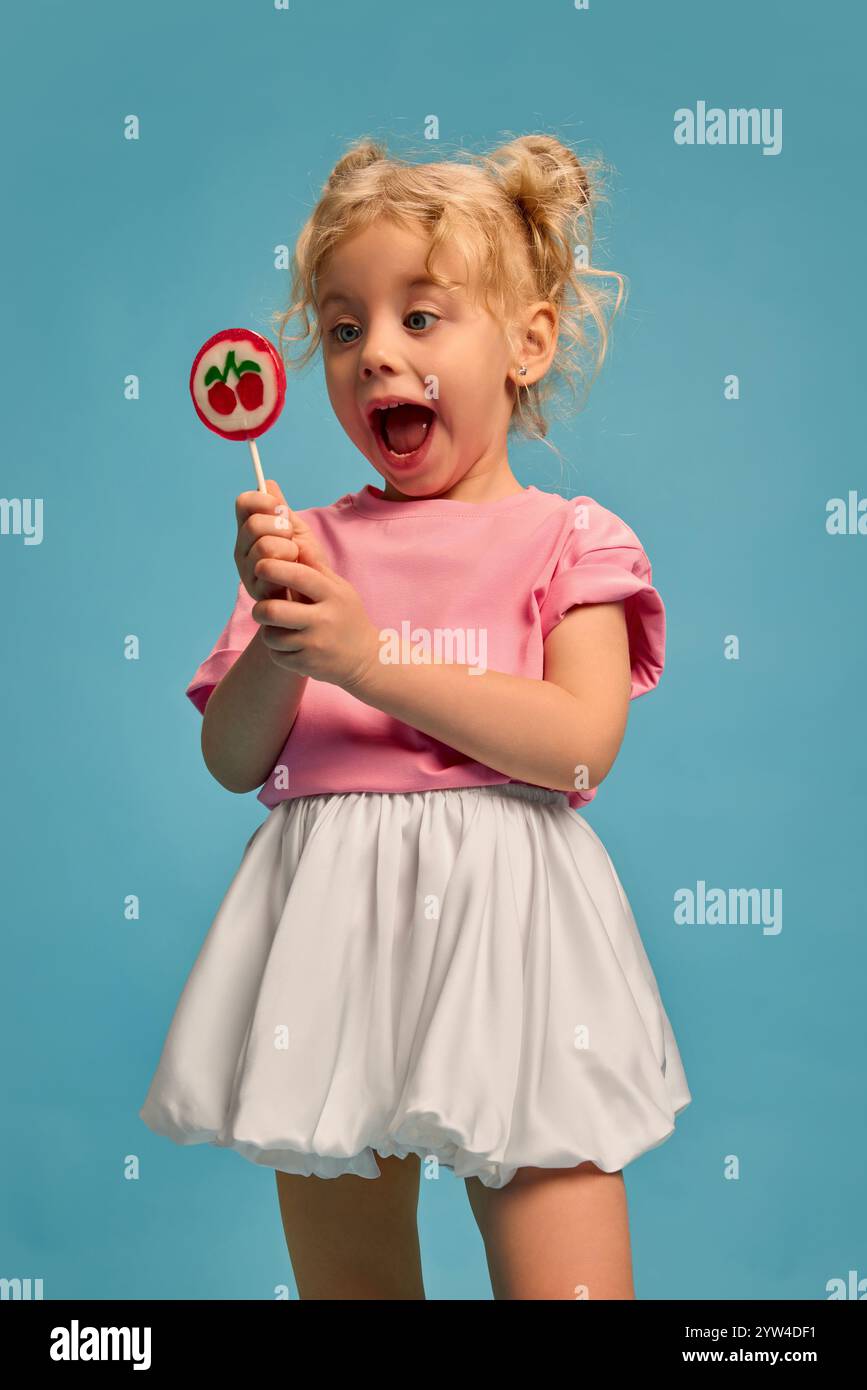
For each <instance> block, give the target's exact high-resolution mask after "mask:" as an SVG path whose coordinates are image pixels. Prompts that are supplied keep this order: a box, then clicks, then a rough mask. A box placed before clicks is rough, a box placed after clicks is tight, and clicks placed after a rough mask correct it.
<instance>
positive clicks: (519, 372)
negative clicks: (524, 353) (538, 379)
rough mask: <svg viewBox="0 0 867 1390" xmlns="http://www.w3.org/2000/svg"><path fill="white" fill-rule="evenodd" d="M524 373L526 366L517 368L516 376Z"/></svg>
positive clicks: (525, 373) (524, 374)
mask: <svg viewBox="0 0 867 1390" xmlns="http://www.w3.org/2000/svg"><path fill="white" fill-rule="evenodd" d="M526 375H527V368H526V367H519V368H518V376H526Z"/></svg>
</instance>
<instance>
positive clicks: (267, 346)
mask: <svg viewBox="0 0 867 1390" xmlns="http://www.w3.org/2000/svg"><path fill="white" fill-rule="evenodd" d="M190 395H191V396H192V398H193V405H194V406H195V407H196V414H197V415H198V417H199V419H200V420H201V422H202V424H203V425H207V427H208V429H209V430H213V431H214V433H215V434H221V435H222V436H223V438H224V439H246V440H247V443H248V444H249V445H250V453H251V454H252V456H253V467H254V468H255V470H256V479H257V481H258V484H259V491H260V492H267V491H268V489H267V488H266V487H265V477H264V474H263V473H262V465H261V463H260V462H259V450H258V449H257V447H256V440H257V439H258V437H259V435H260V434H264V433H265V431H266V430H269V429H270V428H271V426H272V425H273V423H274V421H275V420H276V419H277V416H278V415H279V414H280V411H281V410H282V409H283V403H284V401H285V400H286V368H285V367H284V366H283V359H282V357H281V356H280V354H279V353H278V351H277V349H276V348H275V346H274V344H273V343H270V342H269V341H268V339H267V338H263V337H262V335H261V334H260V333H254V332H253V330H252V329H250V328H223V329H221V330H220V332H219V333H215V334H214V336H213V337H212V338H209V339H208V341H207V342H206V343H203V344H202V346H201V347H200V348H199V350H198V352H197V353H196V359H195V361H194V362H193V367H192V371H191V372H190Z"/></svg>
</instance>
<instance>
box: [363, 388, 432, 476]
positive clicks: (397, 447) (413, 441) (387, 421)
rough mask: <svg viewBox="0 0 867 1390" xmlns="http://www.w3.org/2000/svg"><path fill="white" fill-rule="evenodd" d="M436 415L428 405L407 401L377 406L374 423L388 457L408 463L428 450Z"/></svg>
mask: <svg viewBox="0 0 867 1390" xmlns="http://www.w3.org/2000/svg"><path fill="white" fill-rule="evenodd" d="M436 418H437V417H436V412H435V411H433V410H431V409H430V407H429V406H426V405H418V404H409V403H407V404H405V405H395V406H390V407H389V408H387V409H385V410H375V411H374V412H373V417H372V419H371V425H372V427H373V432H374V434H375V435H376V437H377V440H378V441H379V445H380V448H381V449H382V452H383V454H384V455H385V457H386V459H388V461H389V462H390V463H394V464H395V465H396V466H398V467H400V466H403V467H406V465H407V464H409V463H420V462H421V459H422V456H423V455H424V454H426V453H427V450H428V448H429V447H430V440H431V436H432V435H433V432H434V428H435V425H436Z"/></svg>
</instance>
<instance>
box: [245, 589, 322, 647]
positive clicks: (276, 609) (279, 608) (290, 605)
mask: <svg viewBox="0 0 867 1390" xmlns="http://www.w3.org/2000/svg"><path fill="white" fill-rule="evenodd" d="M250 617H251V618H252V619H253V621H254V623H259V625H260V626H261V627H270V628H274V629H275V631H274V633H273V634H272V635H273V637H274V639H275V644H277V645H281V646H282V645H283V643H282V641H281V639H280V636H279V633H280V631H282V630H283V629H286V630H287V631H288V632H303V631H304V630H305V629H306V628H308V627H309V626H310V604H309V603H296V602H295V601H294V600H292V599H286V598H263V599H259V600H258V602H256V603H254V604H253V607H252V608H251V609H250Z"/></svg>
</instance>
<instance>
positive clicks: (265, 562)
mask: <svg viewBox="0 0 867 1390" xmlns="http://www.w3.org/2000/svg"><path fill="white" fill-rule="evenodd" d="M253 577H254V578H255V579H264V580H266V581H267V583H269V584H279V585H280V586H281V587H282V588H284V589H294V590H295V592H296V593H297V594H305V595H306V597H307V598H310V599H313V601H314V603H317V602H319V601H320V600H321V599H324V598H327V597H328V595H329V594H330V593H332V592H333V588H332V581H331V580H330V579H329V578H328V576H327V575H325V574H323V573H322V572H321V571H320V570H315V569H312V568H311V566H310V565H304V564H299V563H298V561H296V560H274V559H271V558H270V557H265V558H263V559H261V560H257V561H256V564H255V566H254V569H253ZM300 606H301V605H299V607H300Z"/></svg>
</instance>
